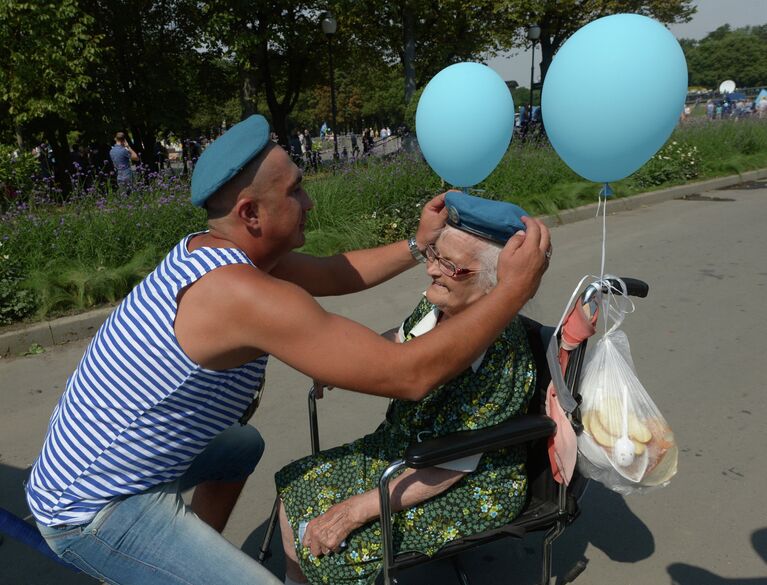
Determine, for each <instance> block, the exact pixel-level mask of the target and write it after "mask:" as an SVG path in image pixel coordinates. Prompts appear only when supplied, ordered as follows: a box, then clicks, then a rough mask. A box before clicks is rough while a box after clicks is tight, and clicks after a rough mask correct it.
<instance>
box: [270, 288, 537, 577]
mask: <svg viewBox="0 0 767 585" xmlns="http://www.w3.org/2000/svg"><path fill="white" fill-rule="evenodd" d="M432 309H433V306H432V305H430V304H429V303H428V301H426V299H424V300H422V301H421V302H420V303H419V304H418V306H417V307H416V309H415V310H414V311H413V313H412V314H411V315H410V316H409V317H408V318H407V319H406V321H405V324H404V331H405V334H406V336H405V340H406V342H407V341H408V340H409V339H411V338H412V336H411V335H410V330H411V329H412V328H413V327H414V326H415V325H416V324H417V323H418V322H419V321H420V320H421V319H422V318H423V317H424V316H425V315H426V314H427V313H428V312H429V311H431V310H432ZM534 388H535V362H534V359H533V356H532V353H531V351H530V347H529V345H528V341H527V335H526V332H525V328H524V326H523V325H522V323H521V321H520V320H519V319H514V320H513V321H512V322H511V324H510V325H509V326H508V327H507V328H506V329H505V330H504V331H503V332H502V333H501V335H500V336H499V337H498V338H497V339H496V340H495V341H494V342H493V344H492V345H491V346H490V347H489V348H488V349H487V352H486V353H485V357H484V359H483V360H482V364H481V366H480V367H479V369H478V370H477V371H476V372H475V371H473V370H472V368H467V369H466V370H465V371H464V372H463V373H462V374H460V375H459V376H457V377H456V378H454V379H453V380H451V381H449V382H447V383H445V384H443V385H442V386H439V387H438V388H436V389H434V390H433V391H432V392H431V393H429V394H428V395H427V396H426V397H425V398H423V399H422V400H420V401H418V402H410V401H404V400H393V401H392V403H391V404H390V406H389V410H388V412H387V414H386V419H385V420H384V422H383V423H381V425H380V426H379V427H378V428H377V429H376V430H375V431H374V432H373V433H371V434H369V435H366V436H364V437H362V438H361V439H357V440H356V441H354V442H352V443H349V444H346V445H342V446H340V447H336V448H333V449H328V450H326V451H322V452H320V453H318V454H317V455H310V456H308V457H304V458H303V459H300V460H298V461H295V462H293V463H291V464H289V465H287V466H286V467H284V468H283V469H282V470H280V471H279V472H277V474H276V477H275V479H276V483H277V491H278V493H279V495H280V497H281V498H282V500H283V503H284V505H285V510H286V513H287V517H288V520H289V521H290V525H291V526H292V527H293V533H294V535H295V545H296V551H297V553H298V558H299V563H300V565H301V569H302V570H303V572H304V574H305V575H306V577H307V578H308V579H309V581H310V583H312V584H315V585H317V584H320V583H323V584H332V585H340V584H355V585H363V584H367V583H372V582H373V581H374V580H375V578H376V577H377V575H378V573H379V571H380V570H381V564H382V561H381V556H382V550H381V527H380V523H379V522H378V520H376V521H374V522H371V523H369V524H366V525H365V526H363V527H361V528H359V529H358V530H355V531H354V532H352V533H351V534H350V535H349V536H348V537H347V539H346V540H347V545H348V546H347V548H346V549H345V550H344V551H343V552H341V553H339V554H334V555H328V556H321V557H319V558H316V557H314V556H312V555H311V553H310V552H309V549H308V548H306V549H304V548H303V547H301V544H300V543H299V542H298V536H297V535H298V525H299V523H300V522H302V521H309V520H311V519H312V518H314V517H316V516H319V515H320V514H322V513H324V512H325V511H326V510H327V509H328V508H330V507H331V506H332V505H334V504H336V503H338V502H341V501H343V500H345V499H347V498H349V497H351V496H353V495H355V494H360V493H363V492H366V491H368V490H371V489H377V486H378V479H379V478H380V476H381V474H382V473H383V471H384V470H385V469H386V468H387V467H388V466H389V464H390V463H391V462H392V461H394V460H395V459H398V458H400V457H401V456H402V454H403V453H404V451H405V449H406V448H407V447H408V446H409V445H410V444H412V443H415V442H417V441H418V437H419V434H420V437H421V439H423V438H424V436H425V435H429V436H435V437H437V436H442V435H446V434H449V433H454V432H457V431H465V430H474V429H480V428H484V427H488V426H492V425H494V424H497V423H500V422H502V421H504V420H506V419H508V418H509V417H511V416H514V415H517V414H523V413H524V412H526V410H527V404H528V401H529V399H530V397H531V395H532V393H533V391H534ZM525 458H526V451H525V449H524V448H523V447H515V448H509V449H502V450H499V451H495V452H491V453H485V454H484V455H483V456H482V458H481V460H480V462H479V465H478V466H477V469H476V470H475V471H474V472H472V473H469V474H467V475H465V476H464V477H463V478H462V479H461V480H460V481H459V482H457V483H456V484H455V485H454V486H452V487H451V488H450V489H448V490H447V491H445V492H443V493H441V494H439V495H437V496H435V497H433V498H431V499H429V500H427V501H425V502H422V503H421V504H419V505H417V506H414V507H412V508H409V509H407V510H403V511H401V512H398V513H396V514H395V515H394V522H393V529H394V550H395V554H398V553H402V552H410V551H418V552H421V553H423V554H426V555H433V554H434V553H436V552H437V551H438V550H439V549H440V548H442V547H443V546H444V545H445V544H447V543H449V542H451V541H453V540H456V539H458V538H462V537H464V536H468V535H471V534H476V533H478V532H482V531H484V530H490V529H493V528H497V527H500V526H503V525H504V524H507V523H508V522H510V521H511V520H513V519H514V518H515V517H516V516H517V515H518V514H519V513H520V511H521V509H522V507H523V505H524V503H525V501H526V495H527V475H526V471H525V464H524V462H525Z"/></svg>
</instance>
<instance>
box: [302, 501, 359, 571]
mask: <svg viewBox="0 0 767 585" xmlns="http://www.w3.org/2000/svg"><path fill="white" fill-rule="evenodd" d="M354 501H355V500H354V496H352V497H351V498H349V499H348V500H344V501H343V502H341V503H339V504H335V505H334V506H331V507H330V508H329V509H328V511H327V512H325V513H324V514H322V515H321V516H317V517H316V518H313V519H312V520H311V521H310V522H309V524H308V525H307V526H306V532H305V533H304V540H303V542H302V543H301V544H302V545H303V546H305V547H307V546H308V547H309V549H310V550H311V551H312V555H314V556H315V557H318V556H320V555H327V554H330V553H331V552H338V551H339V550H340V545H341V543H342V542H343V541H344V540H345V539H346V537H347V536H349V534H350V533H351V532H352V531H354V530H356V529H357V528H359V527H360V526H362V525H363V524H364V522H362V521H360V520H358V519H357V517H356V516H357V514H356V512H357V510H356V508H355V505H354Z"/></svg>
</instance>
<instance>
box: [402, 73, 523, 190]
mask: <svg viewBox="0 0 767 585" xmlns="http://www.w3.org/2000/svg"><path fill="white" fill-rule="evenodd" d="M415 126H416V134H417V136H418V144H419V146H420V147H421V151H422V152H423V155H424V157H426V161H427V162H428V163H429V165H430V166H431V168H432V169H434V171H435V172H436V173H437V174H438V175H439V176H440V177H442V178H443V179H444V180H445V181H446V182H448V183H450V184H451V185H454V186H456V187H471V186H472V185H476V184H477V183H479V182H480V181H482V180H483V179H485V177H487V176H488V175H489V174H490V173H491V172H492V171H493V169H495V167H496V166H498V163H499V162H500V161H501V159H502V158H503V155H504V153H505V152H506V149H507V148H508V147H509V142H510V141H511V134H512V130H513V128H514V102H513V100H512V99H511V93H510V92H509V88H508V87H506V84H505V83H504V81H503V80H502V79H501V78H500V77H499V75H498V74H497V73H496V72H495V71H493V70H492V69H490V68H489V67H487V66H486V65H482V64H480V63H457V64H455V65H451V66H450V67H446V68H445V69H443V70H442V71H440V72H439V73H437V75H435V76H434V77H433V78H432V80H431V81H430V82H429V83H428V85H427V86H426V88H425V89H424V90H423V93H422V94H421V99H420V100H419V102H418V109H417V110H416V115H415Z"/></svg>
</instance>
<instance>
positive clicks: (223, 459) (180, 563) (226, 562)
mask: <svg viewBox="0 0 767 585" xmlns="http://www.w3.org/2000/svg"><path fill="white" fill-rule="evenodd" d="M263 452H264V441H263V439H262V438H261V435H260V434H259V433H258V431H257V430H256V429H255V428H254V427H251V426H247V425H246V426H243V427H241V426H239V425H234V426H233V427H231V428H229V429H227V430H225V431H224V432H222V433H221V434H220V435H218V436H217V437H216V438H215V439H213V441H211V442H210V444H209V445H208V446H207V447H206V448H205V450H204V451H203V452H202V453H200V455H198V457H197V458H196V459H195V460H194V462H193V463H192V465H191V467H190V468H189V469H188V470H187V472H186V473H185V474H184V475H183V476H182V477H181V478H179V479H178V480H177V481H175V482H172V483H166V484H163V485H158V486H156V487H154V488H152V489H150V490H148V491H146V492H142V493H140V494H135V495H132V496H126V497H122V498H116V499H114V500H112V501H111V502H110V503H109V504H107V505H106V506H105V507H104V508H102V509H101V510H100V511H99V512H98V514H96V516H95V517H94V518H93V519H92V520H91V521H90V522H89V523H87V524H82V525H79V526H71V525H69V526H54V527H50V526H43V525H42V524H38V527H39V528H40V532H41V533H42V535H43V536H44V537H45V540H46V541H47V543H48V546H50V547H51V549H53V551H54V552H55V553H56V554H57V555H59V556H60V557H61V558H63V559H64V560H66V561H67V562H69V563H71V564H73V565H75V566H76V567H78V568H79V569H81V570H83V571H84V572H86V573H88V574H89V575H91V576H93V577H95V578H97V579H101V580H102V581H106V582H107V583H113V584H115V585H130V584H134V583H135V584H137V585H182V584H183V585H198V584H199V585H212V584H219V583H220V584H222V585H223V584H230V583H231V584H237V585H239V584H246V583H247V584H258V585H261V584H265V585H277V584H278V583H280V581H279V580H277V578H276V577H274V575H272V574H271V573H270V572H269V571H267V570H266V569H265V568H264V567H262V566H261V565H260V564H258V563H257V562H256V561H255V560H254V559H252V558H251V557H249V556H248V555H246V554H245V553H244V552H242V551H241V550H239V549H238V548H236V547H235V546H233V545H232V544H231V543H229V541H227V540H226V539H225V538H224V537H223V536H221V535H220V534H219V533H218V532H216V531H215V530H213V529H212V528H211V527H210V526H208V525H207V524H205V523H204V522H203V521H202V520H200V519H199V518H198V517H197V516H196V515H195V514H194V513H193V512H192V511H191V510H190V509H189V508H187V507H186V506H185V505H184V502H183V500H182V499H181V491H183V490H185V489H187V488H189V487H192V486H194V485H197V484H199V483H202V482H204V481H210V480H219V481H243V480H245V479H246V478H247V477H248V476H249V475H250V474H251V473H252V472H253V470H254V469H255V467H256V464H257V463H258V461H259V459H260V458H261V455H262V454H263Z"/></svg>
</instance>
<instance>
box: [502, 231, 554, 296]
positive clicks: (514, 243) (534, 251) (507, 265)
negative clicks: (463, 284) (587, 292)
mask: <svg viewBox="0 0 767 585" xmlns="http://www.w3.org/2000/svg"><path fill="white" fill-rule="evenodd" d="M522 222H523V223H524V224H525V228H526V229H525V231H524V232H522V231H519V232H517V233H515V234H514V235H513V236H512V237H511V238H510V239H509V241H508V242H507V243H506V246H504V248H503V250H501V255H500V256H499V258H498V283H499V284H501V283H505V284H513V285H515V286H518V287H519V289H520V290H522V291H524V292H525V293H526V294H527V295H528V298H532V297H533V296H534V295H535V292H536V291H537V290H538V286H539V285H540V284H541V278H543V273H544V272H546V269H547V268H548V267H549V258H550V257H551V239H550V234H549V229H548V228H547V227H546V226H545V225H544V224H543V222H541V221H540V220H537V219H534V218H531V217H523V218H522Z"/></svg>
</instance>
